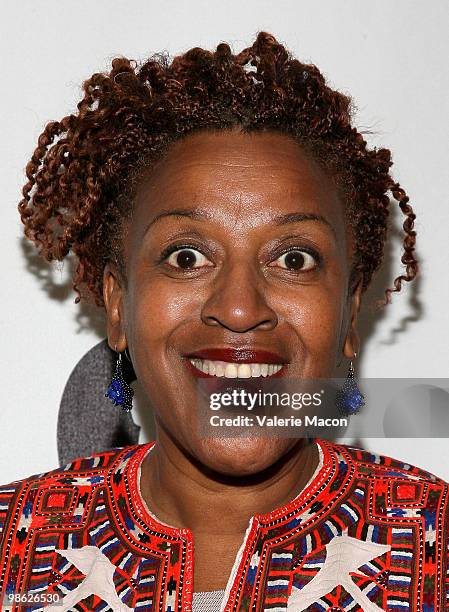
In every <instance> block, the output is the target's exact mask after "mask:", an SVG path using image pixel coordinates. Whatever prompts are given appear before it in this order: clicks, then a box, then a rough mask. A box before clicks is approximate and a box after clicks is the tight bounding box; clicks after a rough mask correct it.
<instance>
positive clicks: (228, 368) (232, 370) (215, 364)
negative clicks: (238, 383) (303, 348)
mask: <svg viewBox="0 0 449 612" xmlns="http://www.w3.org/2000/svg"><path fill="white" fill-rule="evenodd" d="M190 363H192V364H193V365H194V366H195V367H196V368H197V369H198V370H201V372H204V373H205V374H209V375H210V376H218V377H220V378H258V377H259V376H264V377H266V376H272V375H273V374H276V372H279V370H280V369H281V368H282V364H277V363H276V364H273V363H229V362H226V361H211V360H210V359H196V358H195V359H190Z"/></svg>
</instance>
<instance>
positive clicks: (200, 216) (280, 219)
mask: <svg viewBox="0 0 449 612" xmlns="http://www.w3.org/2000/svg"><path fill="white" fill-rule="evenodd" d="M165 217H187V218H188V219H193V220H194V221H204V220H210V219H211V218H212V217H211V215H210V213H209V212H208V211H206V210H202V209H201V208H197V209H194V210H192V209H191V208H175V209H171V210H163V211H161V212H160V213H159V214H157V215H156V216H155V217H154V219H152V220H151V221H150V223H149V224H148V225H147V227H146V228H145V234H146V233H147V231H148V230H149V229H150V227H152V226H153V225H154V224H155V223H157V222H158V221H160V220H161V219H164V218H165ZM300 221H318V222H320V223H323V224H324V225H326V226H327V227H328V228H329V229H330V230H331V232H332V233H333V234H334V236H335V237H336V233H335V228H334V227H333V226H332V225H331V224H330V223H329V221H328V220H327V219H326V218H325V217H323V216H322V215H317V214H315V213H287V214H285V215H279V216H277V217H274V219H271V223H273V224H274V225H277V226H281V225H287V224H288V223H298V222H300Z"/></svg>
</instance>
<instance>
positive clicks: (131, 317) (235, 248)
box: [104, 132, 360, 475]
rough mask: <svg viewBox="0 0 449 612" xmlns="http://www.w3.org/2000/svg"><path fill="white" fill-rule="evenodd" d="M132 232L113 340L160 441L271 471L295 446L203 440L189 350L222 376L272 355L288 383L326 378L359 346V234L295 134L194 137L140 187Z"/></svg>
mask: <svg viewBox="0 0 449 612" xmlns="http://www.w3.org/2000/svg"><path fill="white" fill-rule="evenodd" d="M305 217H307V218H305ZM124 235H125V237H124V245H123V248H124V255H125V262H126V270H127V282H126V284H125V283H124V282H123V281H122V280H121V278H120V274H119V273H118V272H117V270H116V269H115V268H114V267H113V266H112V265H108V266H107V267H106V269H105V275H104V280H105V283H104V296H105V302H106V308H107V313H108V336H109V344H110V346H112V347H114V346H115V345H117V350H119V351H122V350H124V349H125V347H126V346H128V347H129V352H130V354H131V357H132V361H133V365H134V369H135V372H136V375H137V378H138V380H139V381H140V383H141V385H142V386H143V388H144V390H145V392H146V394H147V396H148V398H149V400H150V402H151V405H152V406H153V408H154V410H155V416H156V422H157V426H158V431H159V438H160V440H162V439H163V438H165V437H169V438H170V439H171V441H172V442H173V441H174V442H175V443H176V445H177V446H178V447H180V448H181V449H182V450H183V451H184V452H187V453H189V454H190V455H192V456H193V457H194V458H196V459H197V460H198V461H199V462H200V463H202V464H204V465H205V466H207V467H209V468H211V469H213V470H216V471H218V472H219V473H223V474H233V475H247V474H254V473H257V472H259V471H261V470H262V469H265V468H267V467H269V466H270V465H272V464H273V463H274V462H275V461H277V460H278V459H280V458H281V457H282V456H283V455H284V454H285V453H286V452H287V451H288V450H289V449H290V448H291V447H292V446H293V444H294V443H295V441H294V440H288V439H285V438H284V439H282V438H279V439H273V438H254V439H253V440H251V441H248V440H245V441H244V442H243V441H242V440H240V441H239V440H235V439H232V440H230V439H220V438H213V439H211V438H203V437H201V436H200V434H199V433H198V431H197V413H196V410H197V406H198V398H197V384H198V378H197V376H196V374H199V373H198V371H196V370H195V367H192V364H191V362H190V361H189V358H188V357H186V356H187V355H190V356H191V355H197V356H198V355H199V356H200V357H201V355H203V358H204V360H206V358H209V361H212V362H213V365H214V367H215V371H216V373H218V374H219V375H220V374H221V375H222V374H223V369H220V367H219V366H220V364H219V363H217V362H219V361H224V362H229V361H237V360H238V358H239V357H240V356H241V354H240V353H239V351H240V350H242V349H246V353H245V354H244V356H245V355H246V357H248V355H249V357H248V359H249V360H250V361H252V362H256V363H261V364H263V363H266V362H267V361H269V357H267V356H266V355H263V353H262V351H266V352H269V353H271V354H272V355H271V356H272V361H274V362H275V363H278V364H283V365H284V369H283V371H282V372H283V373H285V374H286V375H287V376H289V377H292V378H320V377H331V376H333V375H334V376H335V368H336V366H337V365H338V364H339V363H340V362H341V360H342V358H343V355H345V356H346V357H348V358H350V357H352V356H353V354H354V351H357V350H358V338H357V334H356V331H355V322H356V315H357V311H358V308H359V302H360V284H359V286H358V288H357V290H356V292H355V293H354V294H353V295H348V280H349V271H350V261H351V255H352V242H351V240H352V239H351V236H350V233H349V231H348V230H347V228H346V225H345V220H344V209H343V204H342V202H341V201H340V200H339V197H338V195H337V190H336V187H335V185H334V184H333V182H332V180H331V179H330V178H329V177H328V176H327V175H326V174H325V173H324V171H323V170H322V169H321V168H320V167H319V166H318V165H317V164H316V163H315V162H313V161H311V159H309V158H308V157H307V156H306V154H305V153H304V152H303V150H302V149H301V147H300V146H299V145H298V144H297V143H295V142H294V141H293V140H292V139H290V138H288V137H287V136H284V135H281V134H276V133H266V132H264V133H258V134H243V133H238V132H217V133H209V132H208V133H206V132H203V133H197V134H194V135H190V136H188V137H187V138H185V139H184V140H182V141H179V142H177V143H175V144H174V145H172V146H171V148H170V150H169V152H168V154H167V155H166V156H165V157H164V159H163V160H162V161H160V162H159V163H158V165H157V166H156V167H155V168H154V169H153V170H152V171H151V173H150V175H149V176H148V177H147V178H146V180H145V182H142V184H141V186H140V190H139V193H138V196H137V198H136V203H135V209H134V213H133V215H132V218H131V219H130V221H129V222H127V224H126V226H125V232H124ZM212 349H214V350H212ZM221 349H235V351H236V353H232V352H231V353H229V352H228V353H227V354H224V353H223V354H222V353H221V352H220V350H221ZM250 351H252V353H251V352H250ZM258 351H259V352H258ZM223 356H224V358H223ZM220 357H221V359H220ZM248 359H246V361H248ZM197 364H198V362H197ZM208 365H209V366H210V363H209V364H208ZM221 365H222V366H223V364H221ZM199 366H200V367H204V361H203V362H202V363H200V364H199ZM224 367H225V365H224V366H223V368H224ZM249 367H250V368H251V366H249ZM254 367H256V372H257V366H254ZM261 367H263V366H261ZM231 371H232V368H231ZM245 371H246V372H248V369H246V370H245ZM252 371H253V370H251V372H252ZM234 373H235V370H234ZM261 380H262V379H261Z"/></svg>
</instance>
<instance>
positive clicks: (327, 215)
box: [0, 32, 449, 612]
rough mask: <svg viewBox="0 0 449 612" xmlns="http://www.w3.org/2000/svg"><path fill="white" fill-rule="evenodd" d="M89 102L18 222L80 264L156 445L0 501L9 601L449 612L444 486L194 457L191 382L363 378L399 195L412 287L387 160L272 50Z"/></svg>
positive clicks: (89, 96)
mask: <svg viewBox="0 0 449 612" xmlns="http://www.w3.org/2000/svg"><path fill="white" fill-rule="evenodd" d="M84 91H85V94H84V98H83V99H82V101H81V102H80V103H79V105H78V113H77V114H75V115H70V116H68V117H65V118H64V119H63V120H62V121H60V122H53V123H50V124H49V125H47V127H46V129H45V131H44V133H43V134H42V135H41V136H40V138H39V143H38V148H37V149H36V151H35V153H34V155H33V157H32V159H31V161H30V162H29V164H28V166H27V176H28V183H27V184H26V186H25V187H24V190H23V194H24V198H23V200H22V202H21V203H20V205H19V208H20V213H21V217H22V220H23V222H24V224H25V233H26V235H27V236H28V238H30V239H31V240H32V241H34V242H35V244H36V245H37V246H38V248H39V249H40V251H41V253H42V255H43V256H44V257H46V258H47V259H48V260H54V259H63V258H64V257H65V256H66V255H67V254H68V253H69V252H70V251H72V252H74V253H75V254H76V255H77V257H78V260H79V265H78V268H77V271H76V276H75V279H74V287H75V290H76V291H77V292H78V297H77V300H78V301H79V300H80V299H81V298H82V297H84V296H85V295H86V290H87V292H89V293H90V294H91V295H92V296H93V297H94V298H95V300H96V302H97V304H99V305H104V307H105V309H106V315H107V324H108V340H109V345H110V347H111V348H113V349H114V350H115V351H116V352H117V353H118V362H117V371H116V375H115V377H114V381H113V382H112V384H111V387H110V389H109V390H108V395H109V396H110V397H111V398H112V399H114V401H115V403H116V404H124V407H125V408H129V407H130V406H129V403H130V400H131V395H130V391H129V388H128V387H127V385H126V383H125V382H124V381H123V380H122V378H121V360H122V355H123V358H125V357H124V355H125V354H126V355H128V356H129V358H130V360H131V361H132V364H133V367H134V370H135V373H136V375H137V378H138V379H139V381H140V383H141V385H142V387H143V389H144V391H145V393H146V395H147V397H148V399H149V400H150V401H151V404H152V406H153V407H154V410H155V419H156V426H157V439H156V442H155V443H154V444H153V443H152V444H149V445H141V446H137V447H128V448H125V449H117V450H114V451H109V452H105V453H100V454H98V455H96V456H94V457H90V458H85V459H79V460H76V461H74V462H73V463H72V464H70V465H69V466H66V467H64V468H62V469H59V470H55V471H54V472H50V473H48V474H44V475H40V476H35V477H32V478H30V479H27V480H25V481H20V482H17V483H13V484H12V485H9V486H6V487H3V488H2V489H1V492H0V503H1V505H0V512H1V514H0V525H1V527H2V547H1V551H2V557H1V567H2V577H1V580H2V583H1V585H2V586H1V588H2V590H3V591H5V592H7V593H8V594H9V595H10V597H9V599H12V600H14V597H13V594H20V593H22V594H23V600H24V601H26V602H28V603H27V604H26V605H28V609H39V608H40V607H41V606H42V603H35V604H34V606H35V607H33V605H32V604H31V603H30V601H31V600H32V597H33V595H36V594H38V595H40V596H41V597H42V600H41V601H44V602H45V603H50V607H49V609H55V610H75V609H76V610H95V611H96V610H104V609H111V610H133V609H134V610H144V609H145V610H166V611H174V610H186V611H189V610H192V609H193V610H226V611H230V610H239V611H243V610H289V611H295V612H298V611H301V610H312V611H322V610H352V611H354V610H367V611H370V612H371V611H376V610H406V609H408V610H426V611H430V610H441V611H442V610H444V609H446V606H447V597H448V593H449V590H448V580H447V575H446V572H447V569H448V566H447V544H448V543H447V530H448V506H447V485H446V484H445V483H444V482H442V481H441V480H440V479H438V478H437V477H435V476H432V475H431V474H428V473H426V472H424V471H422V470H420V469H418V468H414V467H411V466H409V465H406V464H403V463H401V462H399V461H396V460H393V459H390V458H386V457H382V456H377V455H373V454H371V453H368V452H365V451H362V450H358V449H352V448H348V447H345V446H342V445H337V444H333V443H330V442H327V441H324V440H318V439H317V440H308V439H307V438H286V437H280V436H279V437H272V438H267V437H257V436H254V437H246V438H244V439H243V438H238V437H234V438H226V437H218V436H216V437H210V436H209V437H203V436H201V435H200V433H199V430H198V426H197V425H198V423H197V420H196V418H195V415H196V407H197V402H198V384H199V383H198V381H199V380H203V379H204V380H206V381H211V380H218V379H220V378H221V379H223V378H235V377H237V378H238V379H241V378H248V377H251V378H253V377H254V378H259V377H262V378H264V379H266V380H270V379H271V378H272V377H274V376H278V377H281V376H284V377H285V376H288V377H291V378H297V379H315V378H328V377H331V376H332V375H333V374H334V372H335V371H336V369H337V368H338V367H339V366H340V364H342V362H343V361H344V358H345V357H346V359H347V360H352V359H353V358H354V356H355V354H356V353H357V352H358V351H359V337H358V335H357V314H358V311H359V308H360V303H361V299H362V294H363V292H364V291H365V290H366V288H367V287H368V285H369V283H370V280H371V278H372V275H373V273H374V272H375V271H376V269H377V268H378V267H379V266H380V263H381V260H382V253H383V246H384V242H385V238H386V224H387V218H388V214H389V206H390V199H389V196H388V194H389V193H391V194H392V196H393V198H394V200H396V201H397V202H398V204H399V206H400V208H401V210H402V212H403V214H404V215H405V222H404V225H403V228H404V232H405V236H404V241H403V248H404V254H403V256H402V262H403V263H404V264H405V265H406V270H405V273H404V274H402V275H400V276H398V277H397V278H396V279H395V281H394V288H389V289H387V290H386V302H388V301H389V299H390V294H391V293H392V292H394V291H399V290H400V289H401V284H402V281H412V280H413V279H414V278H415V276H416V274H417V270H418V264H417V261H416V259H415V257H414V254H413V251H414V245H415V232H414V230H413V221H414V219H415V215H414V213H413V210H412V208H411V207H410V205H409V204H408V197H407V196H406V194H405V192H404V190H403V189H402V188H401V187H400V186H399V185H398V184H397V183H395V182H394V180H393V178H392V177H391V176H390V174H389V168H390V166H391V160H390V153H389V151H387V150H385V149H380V150H370V149H369V148H368V147H367V144H366V142H365V141H364V139H363V137H362V135H361V134H360V133H358V132H357V130H356V129H355V128H353V127H352V125H351V122H350V114H349V106H350V100H349V99H348V98H347V97H345V96H343V95H342V94H340V93H338V92H336V91H333V90H331V89H330V88H328V87H327V85H326V84H325V81H324V79H323V77H322V75H321V74H320V73H319V71H318V70H317V68H316V67H314V66H310V65H304V64H301V63H300V62H299V61H297V60H296V59H293V58H292V57H291V56H290V55H289V54H288V53H287V51H286V50H285V48H284V47H283V46H282V45H280V44H279V43H277V41H276V40H275V39H274V38H273V37H272V36H271V35H269V34H267V33H263V32H262V33H260V34H259V35H258V37H257V39H256V41H255V42H254V44H253V45H252V46H251V47H250V48H248V49H245V50H244V51H242V52H241V53H240V54H238V55H233V54H232V53H231V50H230V48H229V46H228V45H227V44H220V45H219V46H218V47H217V50H216V51H215V52H213V53H212V52H208V51H205V50H203V49H199V48H195V49H191V50H190V51H188V52H187V53H185V54H184V55H182V56H179V57H176V58H174V59H173V61H172V62H171V63H170V62H169V61H168V60H167V59H166V58H165V57H163V56H157V57H155V58H152V59H150V60H148V61H147V62H146V63H144V64H143V65H142V66H141V67H140V68H137V67H136V66H135V65H134V63H132V62H130V61H128V60H126V59H116V60H114V61H113V65H112V70H111V72H110V73H109V74H95V75H93V76H92V77H91V79H89V80H88V81H87V82H86V83H85V85H84ZM125 351H126V353H125ZM351 365H352V362H351ZM222 382H223V381H222ZM53 594H55V595H53ZM56 596H57V597H58V598H59V600H58V601H57V602H56V601H55V599H52V597H56ZM9 599H8V597H6V598H5V602H6V603H4V609H17V605H18V604H17V603H14V601H13V602H12V603H10V602H9ZM16 599H17V597H16ZM22 605H23V604H22ZM8 606H9V607H8ZM14 606H15V607H14ZM192 606H193V607H192Z"/></svg>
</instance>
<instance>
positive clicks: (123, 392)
mask: <svg viewBox="0 0 449 612" xmlns="http://www.w3.org/2000/svg"><path fill="white" fill-rule="evenodd" d="M115 350H116V352H117V345H115ZM133 396H134V391H133V390H132V388H131V386H130V385H129V384H128V383H127V382H126V380H125V379H124V378H123V369H122V354H121V353H118V358H117V363H116V365H115V372H114V376H113V377H112V380H111V383H110V385H109V387H108V390H107V391H106V393H105V397H108V398H109V399H110V400H111V402H112V403H113V404H114V406H121V408H122V410H124V411H125V412H130V411H131V410H132V407H133Z"/></svg>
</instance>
